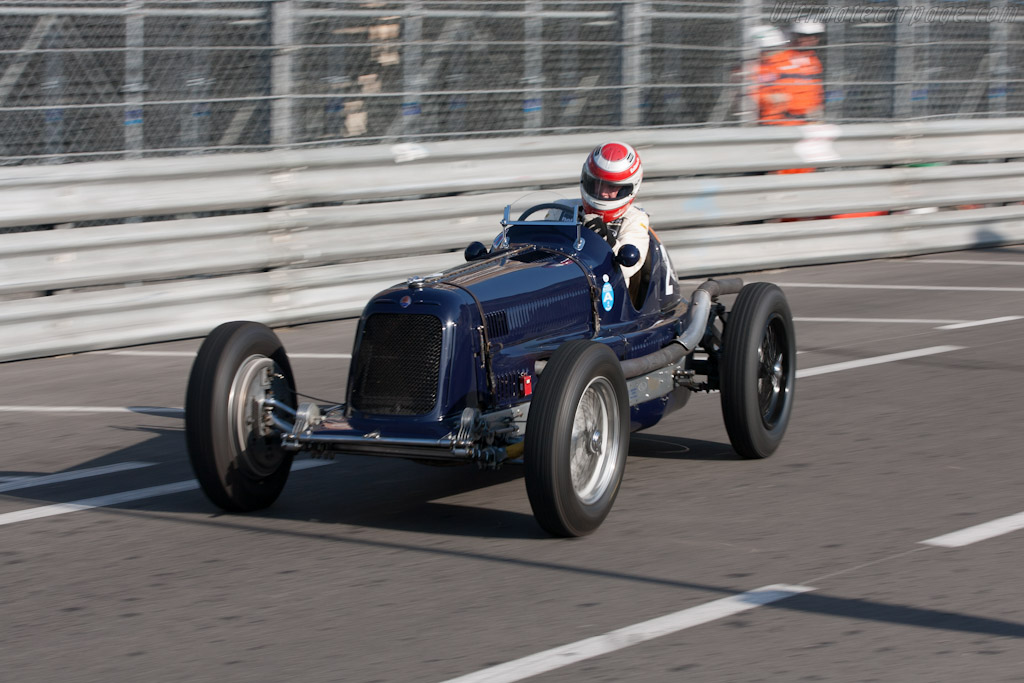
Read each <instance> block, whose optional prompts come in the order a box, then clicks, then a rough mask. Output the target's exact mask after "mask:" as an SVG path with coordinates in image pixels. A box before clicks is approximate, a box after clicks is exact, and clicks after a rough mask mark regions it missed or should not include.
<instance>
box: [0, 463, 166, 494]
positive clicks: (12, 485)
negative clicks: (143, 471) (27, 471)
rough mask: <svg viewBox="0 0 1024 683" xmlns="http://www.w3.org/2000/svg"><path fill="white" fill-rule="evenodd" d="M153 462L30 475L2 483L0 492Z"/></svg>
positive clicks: (93, 475)
mask: <svg viewBox="0 0 1024 683" xmlns="http://www.w3.org/2000/svg"><path fill="white" fill-rule="evenodd" d="M152 465H153V463H151V462H119V463H115V464H113V465H103V466H101V467H90V468H88V469H81V470H70V471H68V472H58V473H57V474H43V475H36V476H30V477H23V478H19V479H18V480H17V481H9V482H6V483H3V484H0V493H3V492H4V491H14V490H17V489H27V488H30V487H32V486H46V485H48V484H58V483H60V482H64V481H74V480H75V479H85V478H87V477H99V476H102V475H104V474H112V473H114V472H124V471H125V470H137V469H139V468H142V467H151V466H152Z"/></svg>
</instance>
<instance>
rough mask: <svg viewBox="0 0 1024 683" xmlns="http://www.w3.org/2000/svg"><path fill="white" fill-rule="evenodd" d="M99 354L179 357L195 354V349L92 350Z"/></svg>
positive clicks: (188, 356)
mask: <svg viewBox="0 0 1024 683" xmlns="http://www.w3.org/2000/svg"><path fill="white" fill-rule="evenodd" d="M93 353H97V354H99V355H101V356H139V357H141V358H154V357H168V356H174V357H180V358H191V357H192V356H195V355H196V352H195V351H132V350H131V349H125V350H119V351H94V352H93Z"/></svg>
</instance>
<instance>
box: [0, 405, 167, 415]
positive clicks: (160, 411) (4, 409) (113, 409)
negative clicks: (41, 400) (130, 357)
mask: <svg viewBox="0 0 1024 683" xmlns="http://www.w3.org/2000/svg"><path fill="white" fill-rule="evenodd" d="M0 413H142V414H144V415H184V414H185V409H184V408H160V407H157V406H128V407H126V408H122V407H118V406H0Z"/></svg>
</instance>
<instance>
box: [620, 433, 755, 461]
mask: <svg viewBox="0 0 1024 683" xmlns="http://www.w3.org/2000/svg"><path fill="white" fill-rule="evenodd" d="M629 455H630V457H632V458H661V459H665V460H706V461H710V460H722V461H728V460H735V461H737V462H739V461H741V460H742V459H741V458H740V456H738V455H737V454H736V451H734V450H733V448H732V446H730V445H729V444H728V443H719V442H717V441H702V440H700V439H685V438H683V437H680V436H670V435H668V434H647V433H644V432H640V433H638V434H634V435H633V437H632V439H631V440H630V442H629Z"/></svg>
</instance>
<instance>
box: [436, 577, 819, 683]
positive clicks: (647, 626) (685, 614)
mask: <svg viewBox="0 0 1024 683" xmlns="http://www.w3.org/2000/svg"><path fill="white" fill-rule="evenodd" d="M812 590H814V589H813V588H810V587H808V586H788V585H785V584H776V585H772V586H764V587H763V588H757V589H755V590H752V591H748V592H746V593H741V594H739V595H733V596H730V597H728V598H722V599H721V600H715V601H714V602H709V603H706V604H703V605H697V606H696V607H690V608H689V609H684V610H681V611H679V612H674V613H672V614H667V615H665V616H663V617H658V618H656V619H651V620H649V621H643V622H640V623H639V624H633V625H632V626H626V627H624V628H620V629H617V630H615V631H610V632H608V633H605V634H604V635H600V636H594V637H593V638H586V639H585V640H579V641H577V642H575V643H570V644H568V645H563V646H561V647H556V648H553V649H551V650H545V651H544V652H538V653H537V654H533V655H529V656H528V657H523V658H521V659H515V660H513V661H511V662H505V663H504V664H498V665H497V666H492V667H488V668H486V669H481V670H480V671H476V672H474V673H471V674H467V675H465V676H460V677H458V678H453V679H450V680H449V681H446V683H484V682H485V681H486V683H512V682H513V681H521V680H523V679H524V678H529V677H531V676H536V675H538V674H542V673H545V672H548V671H553V670H555V669H560V668H561V667H563V666H568V665H570V664H575V663H576V662H581V661H583V660H586V659H591V658H593V657H599V656H601V655H604V654H607V653H609V652H615V651H616V650H621V649H623V648H626V647H629V646H631V645H636V644H638V643H643V642H645V641H648V640H653V639H654V638H660V637H662V636H667V635H669V634H672V633H676V632H677V631H682V630H683V629H687V628H691V627H693V626H700V625H701V624H706V623H708V622H711V621H715V620H716V619H721V618H723V617H728V616H731V615H733V614H738V613H740V612H745V611H747V610H750V609H753V608H755V607H760V606H761V605H767V604H768V603H771V602H775V601H777V600H782V599H784V598H789V597H792V596H794V595H799V594H800V593H806V592H807V591H812Z"/></svg>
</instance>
